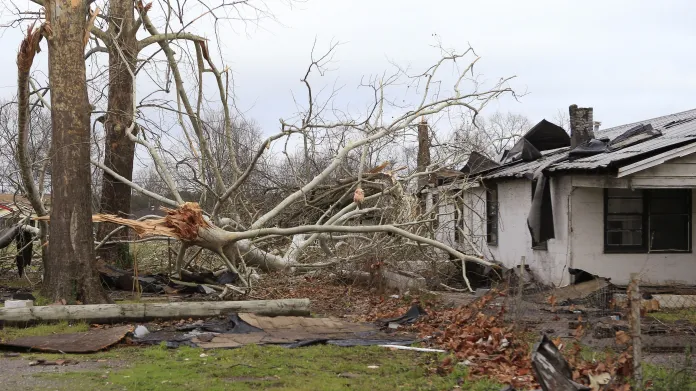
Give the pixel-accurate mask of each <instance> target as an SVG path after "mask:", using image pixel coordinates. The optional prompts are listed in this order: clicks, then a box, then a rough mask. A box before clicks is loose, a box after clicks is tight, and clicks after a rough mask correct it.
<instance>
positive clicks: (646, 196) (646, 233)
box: [602, 188, 693, 254]
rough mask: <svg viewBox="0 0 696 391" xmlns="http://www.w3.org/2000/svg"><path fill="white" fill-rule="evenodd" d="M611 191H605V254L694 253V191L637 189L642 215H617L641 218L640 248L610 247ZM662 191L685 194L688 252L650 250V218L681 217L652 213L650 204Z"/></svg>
mask: <svg viewBox="0 0 696 391" xmlns="http://www.w3.org/2000/svg"><path fill="white" fill-rule="evenodd" d="M609 190H610V189H608V188H605V189H604V227H603V229H602V234H603V236H604V253H605V254H650V253H655V254H690V253H692V252H693V238H692V237H693V214H692V202H693V201H692V197H693V190H692V189H636V190H634V191H637V192H640V194H641V200H642V202H643V208H642V211H641V213H615V214H618V215H639V216H641V230H642V235H641V244H640V245H639V246H621V245H610V244H608V240H607V239H608V238H607V233H608V230H607V228H608V218H609V215H610V213H609ZM660 190H680V191H684V192H685V197H684V198H685V200H684V201H685V202H686V213H685V214H686V215H687V217H688V231H689V232H688V235H687V249H686V250H651V249H650V241H651V237H650V233H651V230H650V217H651V216H659V215H681V213H651V210H650V204H651V199H652V198H653V197H656V198H663V197H657V196H658V195H657V194H655V193H657V192H658V191H660Z"/></svg>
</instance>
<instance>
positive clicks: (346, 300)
mask: <svg viewBox="0 0 696 391" xmlns="http://www.w3.org/2000/svg"><path fill="white" fill-rule="evenodd" d="M30 280H31V281H37V277H36V276H30V279H29V280H27V279H21V280H18V279H16V278H14V277H13V276H12V275H9V274H8V275H4V276H1V277H0V301H4V300H6V299H9V298H11V297H12V294H14V293H15V292H18V291H21V292H32V291H35V290H36V289H37V286H35V285H34V286H32V285H31V284H30ZM550 296H553V293H552V292H538V293H534V294H525V295H523V296H517V295H514V294H513V295H503V296H500V297H497V298H496V299H495V300H492V301H491V302H490V303H488V304H487V307H486V308H485V312H487V313H489V314H501V313H502V314H503V315H501V316H504V318H505V319H504V320H505V322H506V324H509V325H514V326H515V328H516V329H517V330H522V331H523V332H524V333H527V335H529V338H530V341H534V340H538V339H539V337H540V336H541V335H542V334H546V335H548V336H549V337H551V338H560V340H561V341H565V343H570V342H571V341H573V340H576V339H578V338H579V340H580V341H581V343H582V344H583V346H585V347H586V351H583V354H584V355H586V356H587V357H586V359H588V360H590V361H593V360H595V359H601V357H602V356H603V355H604V354H605V353H606V352H608V351H614V352H620V351H623V350H625V349H626V345H624V344H621V343H619V342H618V341H617V339H616V338H615V335H616V331H620V330H628V329H627V327H628V325H627V322H626V317H625V313H622V311H621V310H609V309H607V308H598V307H597V306H593V305H590V304H587V305H578V306H575V305H573V306H567V305H566V306H563V305H556V304H554V303H549V302H547V299H548V297H550ZM111 297H112V299H114V300H116V301H117V302H132V301H138V302H143V301H145V302H147V301H182V300H184V301H185V300H206V299H207V300H210V299H212V298H210V297H208V298H205V297H202V296H201V295H197V294H194V295H188V296H187V295H184V296H181V295H169V296H167V295H154V294H143V295H136V294H134V293H132V292H122V291H117V292H111ZM305 297H306V298H309V299H310V300H311V303H312V305H311V311H312V313H313V314H314V315H315V316H336V317H341V318H344V319H348V320H355V321H372V320H375V319H377V318H381V317H388V316H393V315H397V314H401V313H403V312H404V311H405V310H406V309H407V308H408V307H409V306H410V305H411V304H412V303H418V304H420V305H422V306H423V307H424V308H430V309H437V310H439V309H445V308H456V307H461V306H466V305H468V304H469V303H471V302H472V301H474V300H476V299H477V296H476V295H474V294H470V293H459V292H420V293H419V294H416V293H415V292H414V293H412V292H402V293H398V292H385V291H383V290H381V289H377V288H376V287H363V286H359V285H354V284H352V283H351V282H346V281H339V280H336V279H335V278H332V277H329V276H326V275H317V276H312V277H310V276H290V275H284V274H273V275H267V276H264V278H263V279H262V281H261V283H260V284H259V285H258V286H257V287H256V289H255V290H254V293H253V294H252V297H250V299H280V298H305ZM501 309H504V311H501ZM496 316H498V315H496ZM644 322H645V326H644V329H643V330H644V332H645V335H644V336H643V342H644V346H647V348H646V349H644V350H645V351H646V354H645V356H644V358H645V360H644V361H645V363H646V364H649V365H656V366H661V367H662V366H664V367H666V368H682V367H683V366H684V365H685V364H686V362H685V360H686V356H685V354H684V349H685V347H686V346H687V345H691V346H696V332H693V333H689V330H695V329H696V324H693V323H688V322H687V323H686V324H685V323H684V321H680V322H677V323H669V322H668V324H665V322H663V321H659V322H658V321H655V320H654V319H652V318H651V317H649V316H647V317H645V320H644ZM673 324H677V325H679V326H680V327H679V328H678V329H679V330H680V333H673V332H672V331H673V329H675V330H676V328H670V327H666V326H669V325H673ZM662 326H665V327H662ZM683 326H689V327H691V328H689V327H683ZM578 330H580V334H579V331H578ZM116 350H118V349H116ZM691 354H693V353H691ZM36 358H37V355H34V354H22V355H21V356H19V357H4V356H0V376H2V377H1V379H3V381H2V382H3V389H11V390H34V389H56V390H61V389H71V390H74V389H76V388H75V386H76V385H77V386H78V388H77V389H80V388H79V385H80V384H82V383H81V382H85V383H84V385H85V386H87V385H91V384H93V382H94V381H95V376H99V377H98V378H97V380H99V379H100V377H101V376H103V377H104V379H110V378H111V376H112V375H111V373H113V372H119V373H121V372H122V371H124V370H130V367H131V366H132V365H133V363H132V362H131V361H129V360H127V359H123V358H117V357H111V356H109V355H108V352H107V354H106V356H104V355H96V356H94V357H90V356H81V357H79V359H78V361H79V363H78V364H75V365H66V366H30V365H29V363H30V362H31V361H33V360H35V359H36ZM80 373H84V374H86V375H88V376H86V377H80V376H78V375H79V374H80ZM61 374H74V375H71V376H70V377H65V378H63V377H61V376H60V375H61ZM97 374H101V375H97ZM126 376H128V375H126ZM134 376H135V375H134ZM240 376H241V375H240ZM241 378H244V376H241ZM61 379H63V380H61ZM107 383H108V381H107ZM109 389H110V388H109ZM114 389H138V388H130V387H128V386H127V387H125V388H123V387H122V388H118V387H117V388H114ZM157 389H159V388H157Z"/></svg>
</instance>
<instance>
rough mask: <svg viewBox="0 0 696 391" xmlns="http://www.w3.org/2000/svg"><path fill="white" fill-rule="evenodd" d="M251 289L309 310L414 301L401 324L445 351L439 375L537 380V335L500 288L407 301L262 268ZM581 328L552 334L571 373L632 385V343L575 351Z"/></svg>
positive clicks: (360, 312)
mask: <svg viewBox="0 0 696 391" xmlns="http://www.w3.org/2000/svg"><path fill="white" fill-rule="evenodd" d="M255 294H256V295H257V296H259V297H257V298H263V299H275V298H293V297H307V298H309V299H310V300H311V302H312V312H317V313H322V314H332V315H337V316H342V317H348V318H354V319H355V320H358V321H377V320H380V319H386V318H395V317H398V316H401V315H403V314H405V313H406V312H407V311H408V309H409V308H410V307H411V306H412V305H414V304H418V305H420V306H421V307H423V308H424V309H425V311H426V312H427V315H425V316H422V317H420V318H419V319H418V320H417V322H416V323H415V324H413V325H410V326H406V327H404V328H401V329H400V330H403V331H411V332H417V333H418V334H419V336H420V337H422V338H423V339H426V340H427V341H428V342H427V345H429V346H432V347H437V348H441V349H446V350H448V351H449V352H451V354H450V355H449V356H447V357H446V358H445V359H444V360H443V361H442V362H440V363H439V365H438V366H437V368H435V369H433V371H434V372H436V373H438V374H442V375H445V374H448V373H450V372H451V371H453V370H454V368H455V366H456V365H465V366H466V367H467V369H468V376H469V378H470V379H473V380H475V379H494V380H496V381H497V382H499V383H502V384H506V385H511V386H513V387H514V388H515V389H518V390H525V389H538V388H539V384H538V383H537V381H536V379H535V375H534V371H533V370H532V361H531V350H532V346H533V345H534V343H535V342H537V340H538V339H539V335H536V334H532V333H529V332H526V331H525V330H521V329H520V328H516V327H515V325H514V324H511V323H506V321H505V317H504V314H505V311H506V309H505V306H504V305H498V303H496V302H494V301H495V300H496V298H498V297H500V296H505V293H504V292H494V291H491V293H490V294H488V295H484V296H482V297H480V298H478V299H477V300H476V301H474V302H472V303H470V304H469V305H464V306H460V307H457V308H444V307H443V306H442V305H441V304H442V303H440V302H439V301H438V300H437V299H436V298H428V299H425V298H423V297H420V298H419V297H413V298H412V300H410V301H409V300H406V298H404V297H396V296H395V297H389V296H386V297H385V296H383V295H379V294H378V293H377V292H376V291H375V290H374V289H369V288H366V287H362V286H359V285H354V284H350V283H346V282H342V281H341V280H338V279H336V278H332V277H329V276H325V275H316V276H311V277H310V276H306V275H305V276H288V275H286V274H283V273H273V274H269V275H267V276H265V278H264V279H263V280H262V283H261V284H259V286H257V288H256V290H255ZM492 302H493V303H492ZM578 320H580V321H581V320H582V319H578ZM578 323H579V324H580V325H582V322H578ZM584 333H585V330H584V329H583V327H582V326H579V327H578V328H577V329H576V330H575V332H574V333H573V334H574V337H575V338H574V339H566V340H565V341H564V340H561V339H560V338H555V339H552V341H553V343H554V344H555V345H556V346H557V347H558V348H559V350H560V351H561V352H562V353H563V355H564V357H565V359H566V360H567V361H568V363H569V364H570V367H571V368H573V380H574V381H576V382H578V383H580V384H584V385H588V386H591V387H593V389H596V390H600V389H601V390H606V391H628V390H630V385H629V384H628V379H630V376H631V363H632V357H631V355H630V351H631V349H630V347H629V348H628V349H626V350H625V351H624V352H622V353H620V354H606V355H603V356H602V360H593V361H592V360H585V359H583V357H582V354H581V352H582V350H583V349H582V348H583V346H582V345H581V344H580V343H579V340H580V338H581V337H582V336H583V334H584ZM627 338H628V337H627V335H625V334H624V333H623V332H621V331H619V332H618V333H617V336H616V339H617V343H618V344H622V345H626V344H627V343H628V342H629V340H630V338H628V339H627ZM600 387H601V388H600Z"/></svg>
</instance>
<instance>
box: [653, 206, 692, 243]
mask: <svg viewBox="0 0 696 391" xmlns="http://www.w3.org/2000/svg"><path fill="white" fill-rule="evenodd" d="M689 217H690V216H689V215H686V214H685V215H665V216H650V223H649V224H650V244H651V245H650V249H651V250H658V251H659V250H662V251H670V250H672V251H680V250H681V251H688V250H689V235H690V233H689Z"/></svg>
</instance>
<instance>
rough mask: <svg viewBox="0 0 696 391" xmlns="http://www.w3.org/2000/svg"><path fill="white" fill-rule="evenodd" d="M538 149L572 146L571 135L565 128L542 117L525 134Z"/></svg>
mask: <svg viewBox="0 0 696 391" xmlns="http://www.w3.org/2000/svg"><path fill="white" fill-rule="evenodd" d="M524 138H525V139H527V141H529V142H530V143H531V144H532V145H533V146H534V148H536V149H537V150H538V151H548V150H551V149H557V148H563V147H569V146H570V136H569V135H568V133H566V131H565V129H563V128H562V127H560V126H558V125H556V124H553V123H551V122H549V121H547V120H545V119H542V120H541V121H540V122H539V123H538V124H536V125H534V127H533V128H531V129H529V131H528V132H527V133H526V134H525V135H524Z"/></svg>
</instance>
